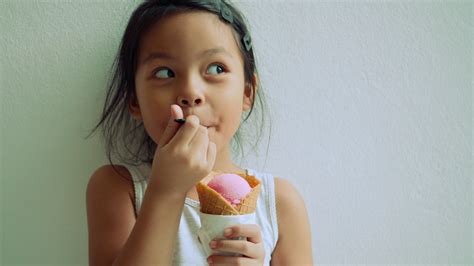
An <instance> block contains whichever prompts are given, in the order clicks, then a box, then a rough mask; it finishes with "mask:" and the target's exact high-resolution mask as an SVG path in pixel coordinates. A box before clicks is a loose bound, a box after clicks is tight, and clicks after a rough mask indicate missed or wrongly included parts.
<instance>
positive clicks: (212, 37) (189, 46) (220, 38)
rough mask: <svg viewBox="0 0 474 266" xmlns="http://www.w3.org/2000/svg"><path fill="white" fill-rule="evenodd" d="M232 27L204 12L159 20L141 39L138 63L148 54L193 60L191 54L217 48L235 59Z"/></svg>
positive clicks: (237, 52) (235, 51)
mask: <svg viewBox="0 0 474 266" xmlns="http://www.w3.org/2000/svg"><path fill="white" fill-rule="evenodd" d="M237 39H238V38H236V36H235V33H234V30H233V29H232V27H231V26H230V25H228V24H226V23H224V22H222V21H221V20H220V19H219V17H218V16H216V15H214V14H212V13H209V12H204V11H192V12H189V11H188V12H180V13H175V14H170V15H167V16H166V17H164V18H162V19H160V20H159V21H158V22H157V23H156V24H155V25H153V26H152V27H151V28H150V30H149V31H148V32H147V33H146V34H145V35H144V36H143V38H142V41H141V43H140V51H139V54H140V62H142V63H144V62H143V61H144V60H145V59H147V57H149V55H150V54H152V53H157V52H158V53H159V52H161V53H163V52H165V53H168V54H169V55H170V56H175V57H179V56H195V53H199V52H201V51H205V50H209V49H213V48H216V47H220V48H221V49H224V50H225V51H226V52H227V53H229V54H231V55H233V56H234V57H235V58H239V57H240V50H239V47H238V45H237V41H236V40H237Z"/></svg>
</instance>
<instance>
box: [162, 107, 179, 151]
mask: <svg viewBox="0 0 474 266" xmlns="http://www.w3.org/2000/svg"><path fill="white" fill-rule="evenodd" d="M176 119H178V120H179V119H183V110H181V107H179V105H176V104H173V105H171V116H170V119H169V121H168V125H167V126H166V129H165V131H164V132H163V135H162V136H161V138H160V140H159V141H158V147H163V146H164V145H166V144H167V143H168V142H169V141H170V140H171V139H172V138H173V136H174V135H175V134H176V131H178V129H179V127H180V126H181V125H180V124H179V123H176V121H175V120H176Z"/></svg>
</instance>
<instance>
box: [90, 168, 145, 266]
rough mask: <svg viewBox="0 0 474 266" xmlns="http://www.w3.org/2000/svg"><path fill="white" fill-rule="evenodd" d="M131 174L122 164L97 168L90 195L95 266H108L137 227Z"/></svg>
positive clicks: (92, 248)
mask: <svg viewBox="0 0 474 266" xmlns="http://www.w3.org/2000/svg"><path fill="white" fill-rule="evenodd" d="M133 195H134V194H133V184H132V179H131V175H130V173H129V172H128V171H127V169H126V168H124V167H122V166H118V165H104V166H101V167H99V168H97V169H96V170H95V171H94V172H93V174H92V175H91V177H90V179H89V183H88V184H87V192H86V207H87V224H88V232H89V261H90V264H91V265H106V264H110V261H111V260H113V258H115V257H116V255H117V250H120V249H121V248H122V247H123V245H124V244H125V240H126V239H127V237H128V236H129V235H130V232H131V231H132V229H133V226H134V224H135V221H136V220H135V214H134V206H133Z"/></svg>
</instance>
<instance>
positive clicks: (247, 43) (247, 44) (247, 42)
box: [242, 32, 252, 52]
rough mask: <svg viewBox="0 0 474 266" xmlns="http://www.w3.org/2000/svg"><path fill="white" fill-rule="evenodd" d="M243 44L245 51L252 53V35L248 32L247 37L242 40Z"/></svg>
mask: <svg viewBox="0 0 474 266" xmlns="http://www.w3.org/2000/svg"><path fill="white" fill-rule="evenodd" d="M242 43H243V44H244V46H245V50H247V52H248V51H250V49H252V40H251V39H250V34H249V33H248V32H247V33H245V36H244V37H243V38H242Z"/></svg>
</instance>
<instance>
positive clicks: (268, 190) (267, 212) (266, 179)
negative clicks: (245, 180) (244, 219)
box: [247, 169, 278, 250]
mask: <svg viewBox="0 0 474 266" xmlns="http://www.w3.org/2000/svg"><path fill="white" fill-rule="evenodd" d="M247 174H248V175H253V176H255V177H256V178H257V179H259V180H260V181H261V182H262V185H261V190H260V197H259V200H258V201H257V212H256V213H257V219H258V220H259V223H260V225H261V226H262V228H261V229H262V234H263V235H265V236H266V239H264V241H266V242H267V243H266V244H267V245H269V246H271V249H272V250H273V249H274V248H275V246H276V243H277V241H278V220H277V212H276V198H275V178H274V176H273V175H272V174H270V173H265V172H258V171H256V170H254V169H247Z"/></svg>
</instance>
